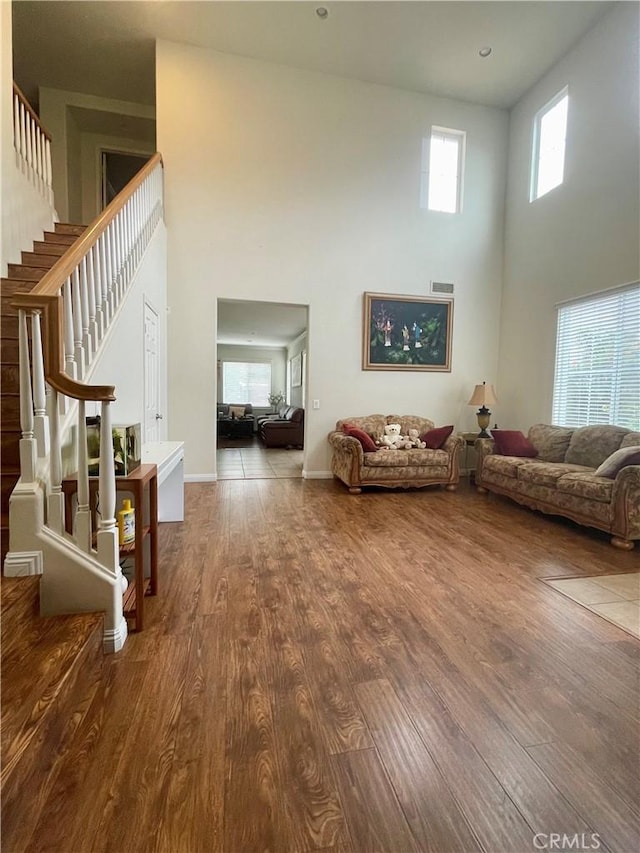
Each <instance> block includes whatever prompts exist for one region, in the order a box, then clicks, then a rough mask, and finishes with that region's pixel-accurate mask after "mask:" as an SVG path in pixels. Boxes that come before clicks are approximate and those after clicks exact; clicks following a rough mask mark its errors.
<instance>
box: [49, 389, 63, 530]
mask: <svg viewBox="0 0 640 853" xmlns="http://www.w3.org/2000/svg"><path fill="white" fill-rule="evenodd" d="M58 408H59V406H58V392H57V391H56V390H55V389H54V388H52V389H51V408H50V409H49V427H50V433H51V453H50V454H49V460H50V466H51V470H50V479H51V491H50V492H49V497H48V499H47V522H48V525H49V527H50V528H51V529H52V530H54V531H55V532H56V533H59V534H60V535H62V533H63V531H64V496H63V494H62V447H61V446H60V415H59V413H58Z"/></svg>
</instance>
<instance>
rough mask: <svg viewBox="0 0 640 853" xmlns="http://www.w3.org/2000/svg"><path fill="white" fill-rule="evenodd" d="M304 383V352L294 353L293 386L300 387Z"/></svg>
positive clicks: (292, 362) (292, 364)
mask: <svg viewBox="0 0 640 853" xmlns="http://www.w3.org/2000/svg"><path fill="white" fill-rule="evenodd" d="M300 385H302V353H301V352H299V353H298V355H294V357H293V358H292V359H291V387H292V388H298V387H299V386H300Z"/></svg>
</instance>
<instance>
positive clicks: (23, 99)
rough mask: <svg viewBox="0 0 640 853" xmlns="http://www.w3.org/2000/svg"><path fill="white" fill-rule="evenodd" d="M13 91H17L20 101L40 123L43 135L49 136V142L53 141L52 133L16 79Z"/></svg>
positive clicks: (38, 123)
mask: <svg viewBox="0 0 640 853" xmlns="http://www.w3.org/2000/svg"><path fill="white" fill-rule="evenodd" d="M13 91H14V92H15V93H16V95H17V96H18V98H20V101H21V103H22V104H23V106H24V108H25V110H26V111H27V112H28V113H29V114H30V115H31V117H32V118H33V120H34V121H35V122H36V124H37V125H38V127H39V128H40V130H41V131H42V133H43V135H44V136H46V137H47V139H48V140H49V142H51V134H50V133H49V131H48V130H47V129H46V127H45V126H44V125H43V124H42V122H41V121H40V116H39V115H38V113H37V112H36V111H35V110H34V109H33V107H32V106H31V104H30V103H29V101H28V100H27V96H26V95H25V93H24V92H23V91H22V89H21V88H20V86H18V84H17V83H16V82H15V81H14V83H13Z"/></svg>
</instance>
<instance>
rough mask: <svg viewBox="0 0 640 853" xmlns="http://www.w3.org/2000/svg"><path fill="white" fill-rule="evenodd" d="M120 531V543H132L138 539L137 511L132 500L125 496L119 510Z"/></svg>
mask: <svg viewBox="0 0 640 853" xmlns="http://www.w3.org/2000/svg"><path fill="white" fill-rule="evenodd" d="M118 533H119V537H118V538H119V542H120V545H130V544H131V543H132V542H135V539H136V511H135V509H134V508H133V507H132V506H131V501H130V500H129V499H128V498H125V499H124V500H123V501H122V509H121V510H120V511H119V512H118Z"/></svg>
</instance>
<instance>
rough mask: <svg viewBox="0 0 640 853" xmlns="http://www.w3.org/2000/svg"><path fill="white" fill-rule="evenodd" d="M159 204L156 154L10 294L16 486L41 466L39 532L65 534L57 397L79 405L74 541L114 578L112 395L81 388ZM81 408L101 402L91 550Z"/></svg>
mask: <svg viewBox="0 0 640 853" xmlns="http://www.w3.org/2000/svg"><path fill="white" fill-rule="evenodd" d="M162 205H163V180H162V158H161V156H160V154H154V156H153V157H152V158H151V159H150V160H149V161H148V163H147V164H146V165H145V166H144V167H143V168H142V169H141V170H140V172H138V174H137V175H136V176H135V177H134V178H133V179H132V180H131V181H130V182H129V184H127V186H126V187H125V188H124V189H123V190H122V192H120V193H119V194H118V195H117V196H116V197H115V198H114V199H113V201H112V202H111V203H110V204H109V205H108V207H106V208H105V210H104V211H103V212H102V214H100V216H98V217H97V218H96V219H95V220H94V221H93V222H92V223H91V225H90V226H88V227H87V229H86V230H85V232H84V233H83V235H82V236H81V237H79V238H78V240H76V242H75V243H74V244H73V245H72V246H70V247H69V249H68V251H67V252H66V253H65V254H64V255H63V256H62V257H61V258H60V259H59V260H58V261H57V262H56V264H55V265H54V266H53V267H52V268H51V269H50V270H49V271H48V272H47V273H46V274H45V275H44V276H43V278H42V279H41V280H40V282H39V283H38V284H37V285H36V287H35V288H34V289H33V290H32V291H31V292H30V293H17V294H16V295H15V297H14V299H13V300H12V304H13V305H14V306H15V307H16V308H17V309H18V313H19V354H20V370H19V380H20V401H21V403H20V424H21V431H22V438H21V441H20V465H21V481H22V482H23V483H34V482H35V481H36V469H37V457H38V456H40V457H46V456H48V457H49V466H50V468H49V477H48V481H49V485H48V495H47V506H46V519H47V521H46V523H47V525H48V526H49V527H50V528H51V529H52V530H54V531H55V532H56V533H58V534H59V535H61V536H62V535H65V533H64V531H65V507H64V496H63V494H62V475H63V470H62V444H61V434H60V411H61V410H62V409H63V408H64V407H63V406H62V405H61V402H62V400H63V399H64V398H65V397H67V398H71V399H72V400H77V401H78V415H77V417H78V420H77V446H78V510H77V513H76V524H75V541H76V544H77V545H78V547H80V548H81V549H82V550H83V551H85V552H86V553H92V554H93V555H94V556H96V557H97V559H98V561H99V562H100V563H101V564H102V566H104V568H105V569H107V570H108V571H109V572H111V573H113V574H115V575H116V576H119V575H121V572H120V567H119V560H118V532H117V529H116V521H115V503H116V488H115V473H114V458H113V443H112V437H111V410H110V404H111V403H112V402H113V401H114V400H115V393H114V390H115V389H114V387H113V386H111V385H89V384H86V383H85V382H83V381H82V380H83V378H84V377H86V376H87V375H88V371H89V369H90V367H91V365H92V363H93V361H94V360H95V357H96V355H97V352H98V349H99V347H100V343H101V342H102V341H103V339H104V337H105V335H106V334H107V331H108V330H109V328H110V326H111V324H112V323H113V321H114V319H115V316H116V313H117V311H118V308H119V306H120V305H121V303H122V301H123V299H124V297H125V295H126V293H127V289H128V287H129V285H130V283H131V281H132V279H133V276H134V275H135V272H136V270H137V267H138V265H139V263H140V261H141V259H142V256H143V254H144V252H145V250H146V248H147V246H148V244H149V242H150V240H151V238H152V236H153V234H154V231H155V229H156V226H157V224H158V222H159V221H160V220H161V218H162ZM29 325H30V327H31V347H29ZM47 399H48V400H49V405H48V406H47V404H46V402H47ZM87 402H99V403H100V410H101V423H100V471H99V486H98V487H99V494H100V520H99V525H98V530H97V531H96V537H95V549H94V545H93V542H94V539H93V534H92V530H91V514H90V510H89V472H88V459H87V439H86V418H85V404H86V403H87ZM47 412H48V413H47Z"/></svg>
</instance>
